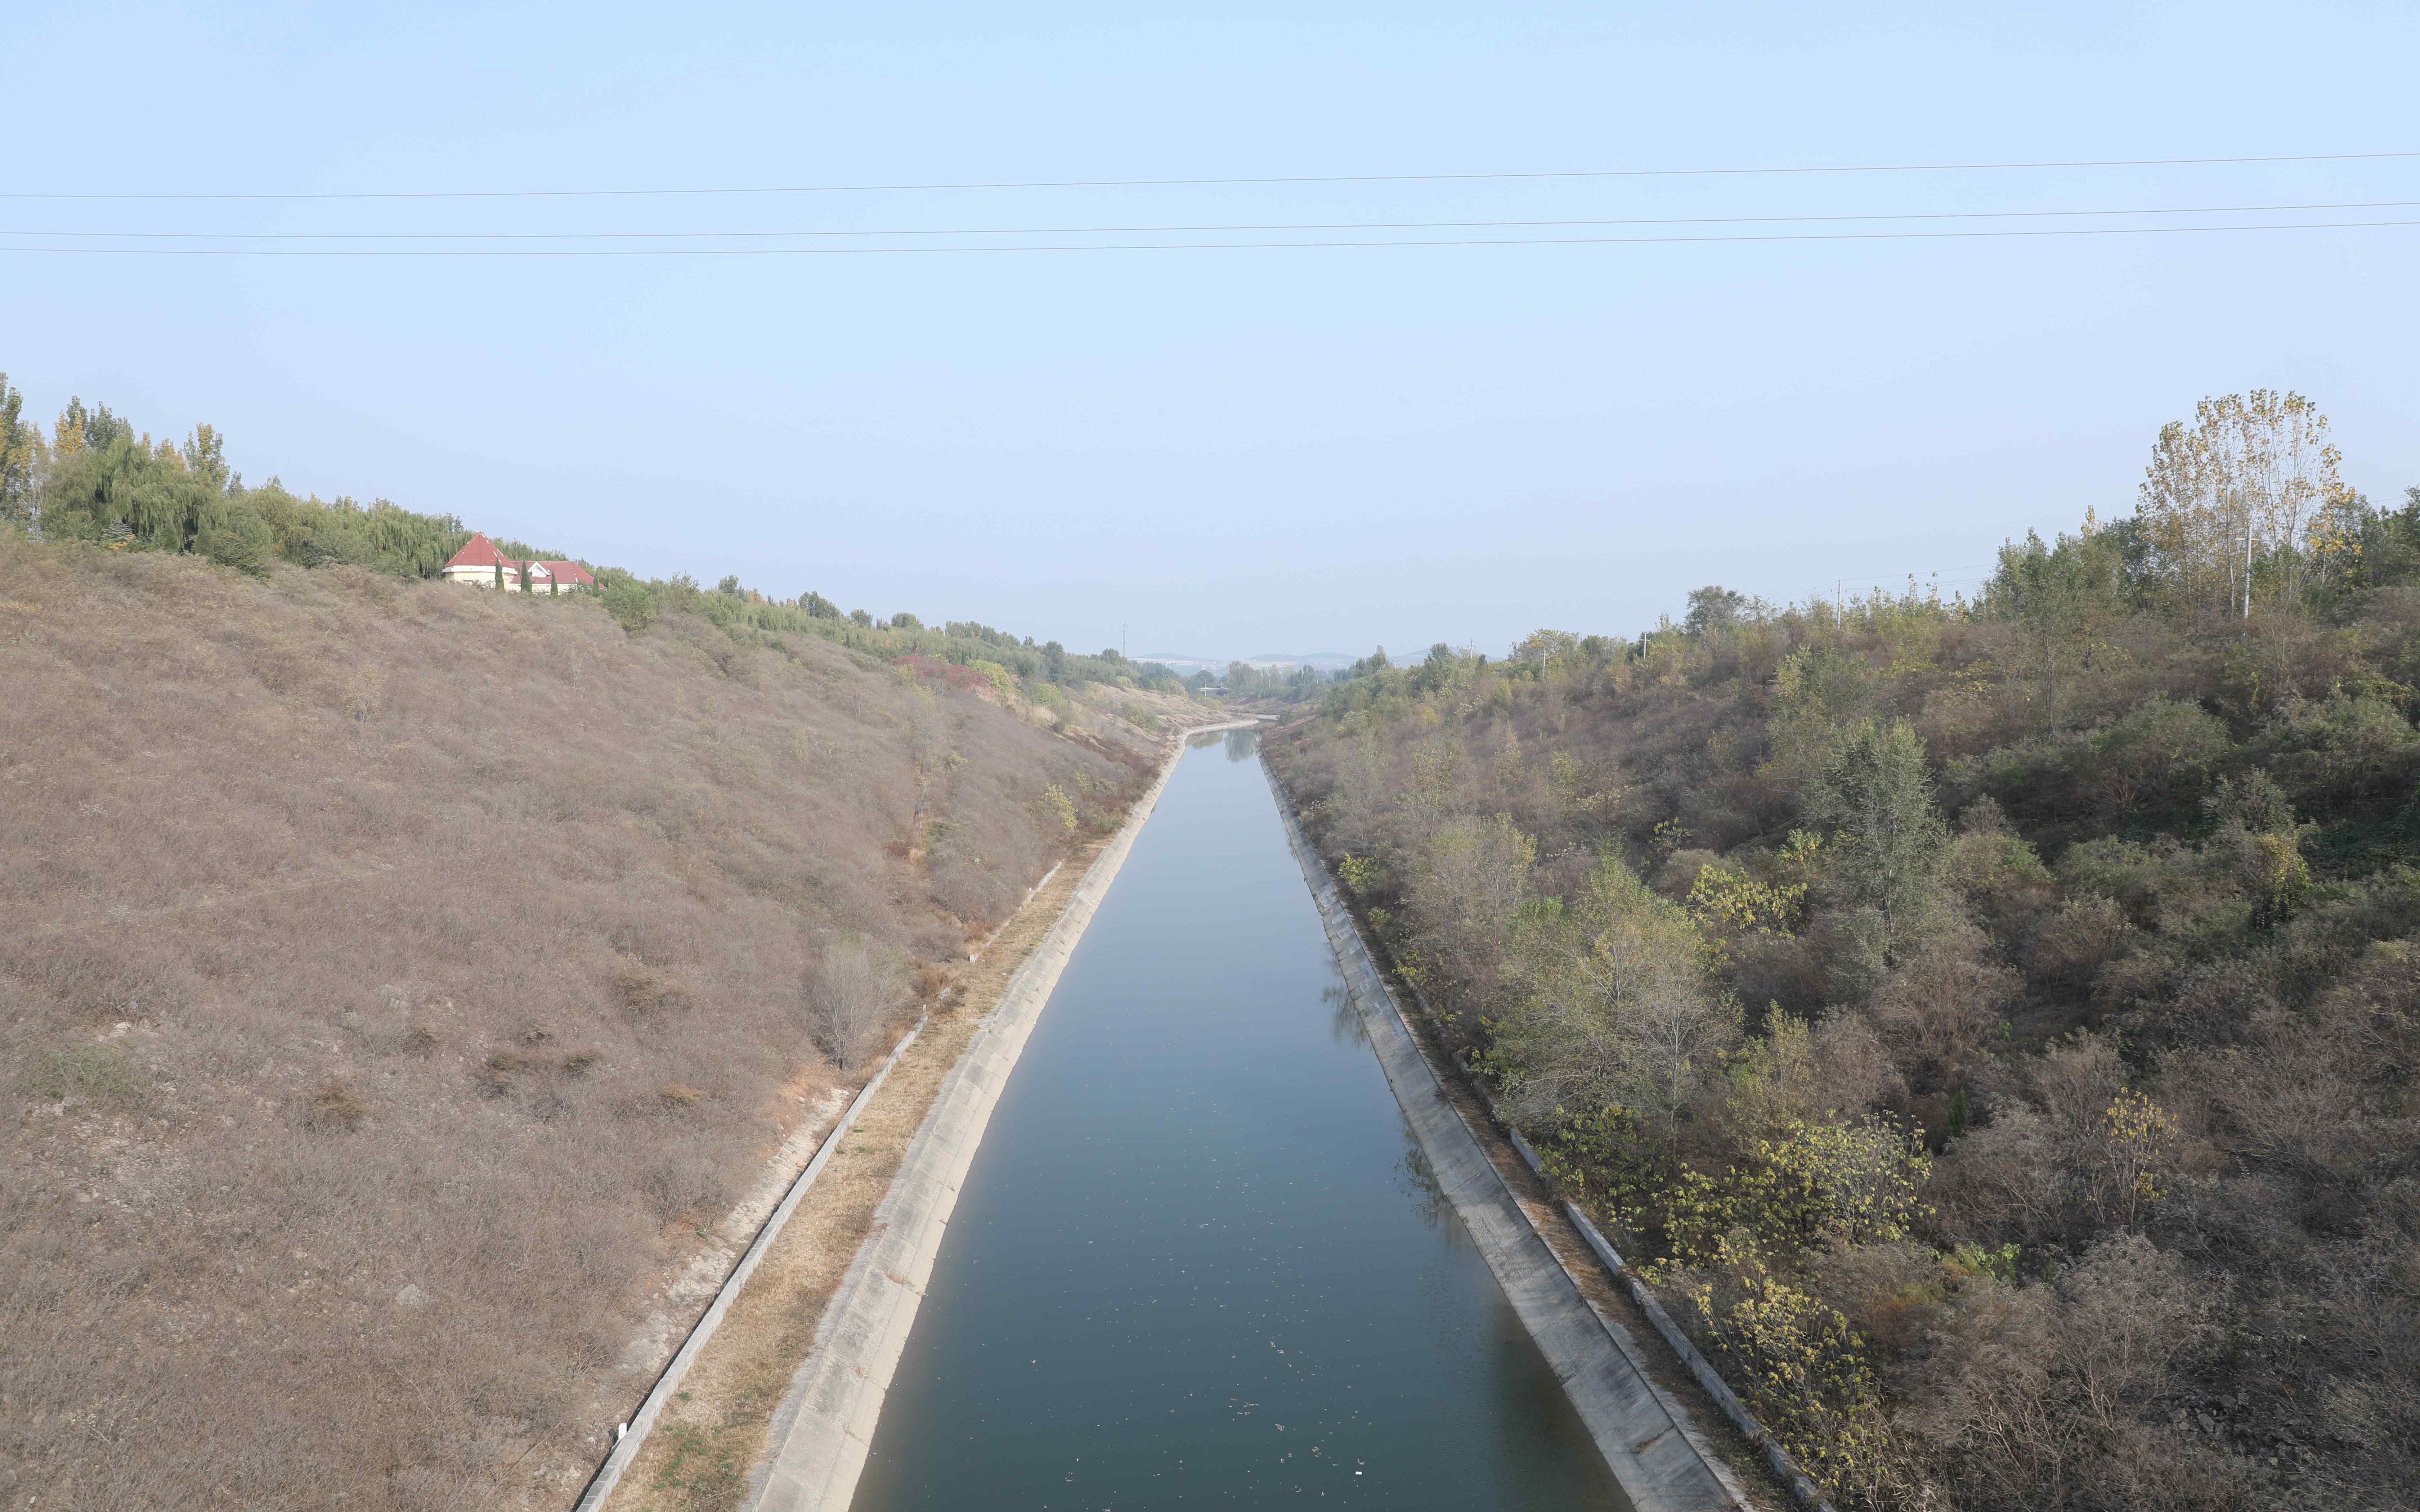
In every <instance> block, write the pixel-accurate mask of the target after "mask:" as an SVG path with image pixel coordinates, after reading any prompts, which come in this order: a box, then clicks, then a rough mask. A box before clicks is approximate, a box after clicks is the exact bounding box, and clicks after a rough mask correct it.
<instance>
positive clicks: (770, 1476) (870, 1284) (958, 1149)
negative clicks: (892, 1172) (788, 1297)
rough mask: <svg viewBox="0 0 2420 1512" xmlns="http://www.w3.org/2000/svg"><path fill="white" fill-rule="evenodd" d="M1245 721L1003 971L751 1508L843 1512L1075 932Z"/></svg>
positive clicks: (814, 1358) (798, 1382)
mask: <svg viewBox="0 0 2420 1512" xmlns="http://www.w3.org/2000/svg"><path fill="white" fill-rule="evenodd" d="M1250 723H1251V721H1249V720H1237V721H1233V722H1231V723H1227V724H1215V725H1202V726H1197V727H1196V728H1194V729H1190V730H1187V731H1186V732H1185V733H1184V734H1183V735H1181V736H1179V737H1178V739H1177V742H1176V748H1175V750H1174V752H1173V753H1172V754H1171V756H1170V757H1169V759H1168V763H1167V764H1166V765H1165V766H1164V767H1163V768H1162V769H1161V771H1160V774H1159V777H1158V779H1157V780H1156V781H1155V782H1154V783H1153V784H1152V786H1151V789H1150V791H1149V792H1147V793H1145V794H1144V795H1143V796H1142V797H1141V798H1140V800H1139V801H1138V802H1137V803H1136V804H1135V806H1134V810H1133V811H1132V812H1131V813H1129V814H1128V815H1127V817H1126V822H1125V825H1123V826H1122V827H1121V828H1120V829H1119V830H1118V832H1117V834H1116V835H1115V836H1114V837H1113V838H1112V839H1111V840H1110V841H1109V843H1108V844H1107V845H1106V846H1104V847H1102V850H1101V853H1100V855H1099V856H1096V857H1095V858H1094V861H1093V864H1092V867H1091V869H1090V870H1088V871H1087V872H1085V873H1084V879H1083V881H1081V882H1080V883H1078V885H1077V887H1076V894H1075V897H1074V898H1073V899H1071V900H1070V901H1069V903H1068V904H1067V909H1066V912H1064V913H1063V914H1062V915H1060V917H1059V921H1058V922H1057V923H1056V924H1054V925H1052V926H1051V929H1050V933H1048V934H1047V935H1045V936H1044V937H1043V940H1042V943H1041V944H1040V945H1039V946H1037V947H1035V948H1034V951H1033V954H1032V955H1031V956H1030V957H1028V958H1027V959H1026V961H1025V964H1023V965H1021V966H1019V967H1018V968H1017V971H1016V976H1015V977H1013V978H1012V979H1010V981H1009V985H1008V990H1007V991H1006V992H1005V993H1004V994H1003V995H1001V1001H1000V1006H999V1007H997V1008H995V1009H994V1010H993V1011H992V1012H991V1015H990V1016H989V1017H988V1018H987V1019H985V1022H984V1026H983V1028H982V1030H981V1031H980V1032H979V1033H978V1034H977V1035H976V1037H975V1039H974V1041H973V1043H972V1044H970V1046H969V1047H968V1049H967V1053H966V1055H965V1057H963V1058H962V1059H960V1060H959V1062H958V1064H957V1065H956V1067H954V1069H953V1070H952V1071H951V1072H950V1074H949V1077H948V1078H947V1079H946V1080H945V1081H943V1082H942V1084H941V1089H940V1091H939V1095H938V1096H936V1097H935V1099H934V1101H933V1107H932V1111H931V1112H929V1113H927V1114H926V1115H925V1116H924V1121H923V1125H922V1126H921V1127H919V1128H918V1129H917V1131H916V1137H915V1138H914V1139H913V1140H912V1141H911V1142H910V1143H909V1144H908V1147H907V1154H906V1155H905V1156H904V1157H903V1159H902V1161H901V1164H900V1167H899V1174H898V1176H897V1177H896V1178H894V1179H893V1180H892V1183H891V1190H890V1192H889V1194H888V1195H887V1196H884V1198H883V1200H882V1206H881V1207H880V1208H878V1209H876V1211H875V1214H874V1232H873V1235H872V1237H870V1238H869V1239H867V1240H866V1242H865V1243H864V1245H863V1246H862V1247H861V1249H859V1251H858V1253H857V1258H856V1260H855V1261H854V1262H853V1263H852V1264H851V1265H850V1267H849V1270H848V1273H847V1275H845V1277H843V1278H842V1281H841V1284H840V1289H839V1290H838V1291H837V1292H836V1293H835V1294H834V1295H833V1297H832V1300H831V1304H830V1306H829V1307H828V1308H826V1310H825V1312H824V1317H823V1320H822V1322H821V1324H820V1325H819V1326H818V1328H817V1330H816V1335H815V1347H814V1351H813V1352H812V1353H810V1354H809V1355H808V1356H807V1359H806V1361H805V1362H804V1363H803V1364H802V1365H799V1371H798V1374H797V1375H796V1376H794V1377H793V1378H792V1379H791V1383H790V1390H789V1393H788V1395H787V1396H786V1397H785V1398H784V1399H783V1404H782V1410H781V1412H780V1413H779V1414H778V1415H776V1417H775V1418H774V1420H773V1443H774V1444H775V1445H776V1448H775V1449H774V1452H773V1457H772V1459H771V1462H770V1463H769V1464H768V1465H766V1466H763V1467H761V1468H760V1470H759V1472H758V1481H757V1485H756V1489H755V1494H754V1496H753V1498H752V1500H751V1502H750V1507H751V1508H752V1512H845V1509H846V1508H847V1506H848V1504H849V1500H850V1498H851V1497H853V1496H854V1495H855V1494H856V1491H857V1482H858V1477H859V1476H860V1475H861V1473H863V1472H864V1469H865V1457H866V1453H867V1451H868V1450H869V1449H870V1448H871V1447H872V1446H873V1443H874V1430H875V1425H876V1423H877V1422H878V1421H879V1420H880V1418H881V1415H882V1404H883V1400H884V1398H885V1397H886V1396H889V1394H890V1389H891V1378H892V1373H893V1372H894V1371H895V1370H896V1369H897V1368H898V1365H899V1357H900V1354H901V1352H902V1351H904V1350H906V1349H907V1335H908V1331H909V1330H910V1329H911V1328H912V1327H914V1325H915V1321H916V1308H917V1304H919V1303H920V1302H922V1301H923V1295H924V1286H925V1283H926V1282H927V1281H928V1280H930V1279H931V1277H932V1273H933V1262H934V1258H935V1257H936V1256H937V1255H938V1254H939V1251H940V1247H941V1236H942V1235H943V1234H944V1233H945V1232H946V1231H947V1230H948V1228H949V1223H950V1215H951V1213H952V1212H953V1211H955V1209H956V1207H957V1201H958V1189H959V1187H960V1186H961V1185H962V1184H963V1183H964V1182H965V1180H966V1175H967V1169H968V1167H969V1166H970V1165H972V1164H973V1162H974V1157H975V1150H976V1149H977V1148H978V1147H979V1146H981V1145H982V1143H983V1136H984V1130H985V1127H986V1126H987V1125H988V1124H989V1123H990V1121H991V1114H992V1109H993V1108H994V1107H995V1106H997V1105H998V1104H999V1102H1000V1097H1001V1091H1002V1090H1003V1089H1004V1088H1006V1087H1007V1085H1008V1077H1009V1073H1010V1072H1012V1071H1014V1070H1015V1069H1016V1061H1017V1057H1019V1056H1020V1055H1022V1054H1023V1053H1024V1050H1025V1042H1026V1041H1027V1040H1028V1039H1029V1038H1031V1037H1032V1032H1033V1026H1034V1024H1035V1022H1036V1021H1037V1020H1038V1019H1039V1018H1040V1017H1041V1014H1042V1010H1043V1007H1044V1006H1045V1005H1046V1004H1047V1003H1048V1002H1049V1000H1050V992H1051V989H1052V988H1053V987H1055V986H1056V985H1057V984H1058V981H1059V977H1060V973H1061V972H1062V971H1063V970H1064V969H1065V967H1066V964H1067V958H1068V957H1069V956H1070V955H1072V954H1074V952H1075V949H1076V942H1077V941H1078V940H1079V939H1081V938H1082V937H1083V933H1084V929H1085V926H1087V925H1088V924H1090V923H1091V922H1092V920H1093V915H1094V911H1095V910H1096V909H1097V908H1098V907H1099V904H1100V901H1101V898H1102V896H1103V894H1105V893H1106V892H1107V891H1108V890H1109V883H1110V881H1111V879H1113V878H1114V877H1116V875H1117V874H1118V869H1119V868H1120V867H1122V866H1123V865H1125V858H1126V856H1127V853H1128V852H1130V851H1131V850H1133V848H1134V841H1135V837H1136V836H1137V835H1139V834H1140V833H1141V830H1142V826H1143V824H1144V822H1145V821H1146V820H1148V819H1149V818H1150V817H1151V813H1152V810H1153V809H1154V808H1156V806H1157V805H1158V802H1159V795H1160V794H1161V793H1162V792H1163V791H1165V790H1166V788H1167V786H1168V779H1169V778H1170V777H1171V776H1172V775H1173V774H1174V772H1175V770H1176V764H1177V762H1178V761H1179V760H1181V759H1182V758H1183V757H1184V754H1185V751H1186V748H1187V742H1188V741H1189V740H1190V739H1191V737H1193V736H1194V735H1197V734H1203V733H1209V732H1212V731H1218V730H1234V729H1244V728H1248V727H1249V725H1250Z"/></svg>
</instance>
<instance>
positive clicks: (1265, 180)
mask: <svg viewBox="0 0 2420 1512" xmlns="http://www.w3.org/2000/svg"><path fill="white" fill-rule="evenodd" d="M2397 158H2420V150H2404V151H2386V152H2315V153H2292V154H2273V155H2266V156H2247V157H2231V158H2100V159H2074V160H2066V161H2054V160H2044V161H2038V162H1886V163H1854V164H1816V165H1809V166H1789V165H1771V166H1763V167H1729V168H1583V169H1563V170H1552V169H1549V170H1526V171H1513V172H1500V173H1403V174H1295V175H1269V176H1264V177H1220V178H1043V179H1023V180H1015V179H1009V180H996V181H985V180H970V181H966V182H957V183H948V182H937V183H897V184H783V185H763V186H755V187H748V186H731V187H667V188H651V189H410V190H334V191H331V190H285V191H269V190H256V191H243V192H236V193H133V192H126V191H91V190H85V191H72V192H70V191H44V190H10V191H7V192H0V200H38V199H39V200H116V201H150V200H188V201H202V200H416V199H608V198H636V197H642V196H649V195H661V196H671V195H705V194H894V193H895V194H905V193H971V192H976V191H984V190H1032V189H1202V188H1246V187H1252V186H1269V185H1283V184H1414V183H1478V182H1497V183H1501V182H1515V181H1521V180H1529V181H1549V180H1571V179H1610V178H1722V177H1750V176H1756V175H1792V174H1797V175H1804V174H1907V173H1986V172H2020V171H2027V170H2047V169H2055V168H2069V169H2075V168H2192V167H2220V166H2242V165H2252V164H2259V163H2286V162H2381V161H2385V160H2389V159H2397Z"/></svg>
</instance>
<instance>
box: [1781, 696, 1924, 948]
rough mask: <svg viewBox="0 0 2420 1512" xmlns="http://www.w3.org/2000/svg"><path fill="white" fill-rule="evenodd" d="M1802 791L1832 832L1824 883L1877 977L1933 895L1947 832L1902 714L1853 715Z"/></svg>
mask: <svg viewBox="0 0 2420 1512" xmlns="http://www.w3.org/2000/svg"><path fill="white" fill-rule="evenodd" d="M1808 797H1809V803H1808V808H1809V809H1810V810H1812V812H1813V814H1814V817H1815V818H1816V820H1817V821H1818V822H1820V823H1822V824H1823V825H1825V826H1826V827H1828V828H1830V829H1831V830H1832V831H1833V833H1834V835H1835V836H1836V837H1837V838H1836V840H1835V841H1834V842H1833V844H1832V845H1831V846H1830V847H1828V848H1827V854H1828V856H1830V864H1829V867H1828V869H1827V870H1828V872H1829V876H1830V880H1831V881H1832V883H1833V886H1834V887H1835V889H1836V890H1837V892H1838V896H1839V898H1840V900H1841V902H1842V903H1845V904H1846V905H1847V907H1848V908H1849V909H1850V910H1852V917H1853V918H1854V924H1855V933H1856V936H1857V938H1858V941H1859V944H1860V946H1861V948H1862V951H1863V953H1864V954H1865V955H1866V957H1867V960H1866V962H1865V964H1866V965H1867V966H1868V967H1869V969H1873V971H1874V975H1876V976H1879V973H1880V971H1881V970H1887V969H1888V968H1889V967H1891V966H1893V965H1896V964H1898V963H1899V960H1900V956H1901V955H1903V954H1904V953H1905V951H1906V949H1907V948H1908V946H1909V945H1910V944H1911V943H1913V941H1914V939H1915V938H1916V934H1917V933H1918V932H1919V930H1920V929H1921V926H1922V925H1923V923H1924V922H1925V919H1926V916H1927V915H1928V914H1929V913H1930V912H1931V910H1932V908H1933V907H1934V906H1935V905H1936V904H1937V903H1938V901H1939V894H1938V889H1937V888H1936V887H1935V886H1934V880H1935V875H1936V873H1937V872H1939V870H1940V866H1941V857H1942V853H1943V851H1944V850H1945V848H1946V847H1947V843H1948V839H1949V836H1948V830H1947V827H1946V826H1945V825H1943V824H1942V822H1941V812H1940V810H1938V809H1937V808H1935V807H1934V805H1933V801H1932V779H1931V776H1930V775H1929V774H1928V773H1927V772H1926V770H1925V764H1924V743H1923V742H1922V741H1921V740H1920V739H1918V738H1917V736H1916V729H1915V727H1914V726H1912V725H1910V724H1909V723H1908V722H1907V721H1906V720H1904V719H1892V720H1890V721H1889V722H1887V723H1885V722H1883V721H1881V720H1877V719H1862V720H1859V721H1858V722H1857V724H1856V725H1855V726H1854V727H1853V728H1852V729H1850V730H1848V731H1847V732H1845V733H1843V734H1842V735H1841V736H1840V738H1839V739H1838V740H1837V741H1836V742H1834V744H1833V746H1832V748H1831V749H1830V750H1829V751H1828V752H1826V753H1825V755H1824V758H1823V765H1822V766H1821V767H1820V768H1819V769H1818V771H1817V772H1816V776H1815V783H1814V789H1813V791H1812V793H1810V794H1809V795H1808ZM1875 968H1878V969H1875Z"/></svg>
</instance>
